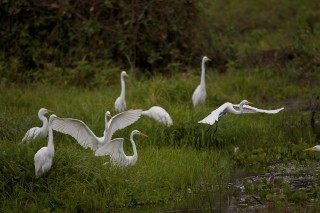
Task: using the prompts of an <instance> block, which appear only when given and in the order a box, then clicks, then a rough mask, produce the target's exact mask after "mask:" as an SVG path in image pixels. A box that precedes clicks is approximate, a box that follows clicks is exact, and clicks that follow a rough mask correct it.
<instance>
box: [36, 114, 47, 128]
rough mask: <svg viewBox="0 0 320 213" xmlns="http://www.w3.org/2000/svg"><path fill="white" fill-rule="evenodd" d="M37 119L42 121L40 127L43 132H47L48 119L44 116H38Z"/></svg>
mask: <svg viewBox="0 0 320 213" xmlns="http://www.w3.org/2000/svg"><path fill="white" fill-rule="evenodd" d="M38 117H39V119H40V120H41V121H42V127H41V129H43V131H48V119H47V118H46V116H44V115H39V116H38Z"/></svg>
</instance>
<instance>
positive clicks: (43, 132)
mask: <svg viewBox="0 0 320 213" xmlns="http://www.w3.org/2000/svg"><path fill="white" fill-rule="evenodd" d="M49 112H51V113H52V112H53V111H52V110H48V109H46V108H41V109H40V110H39V111H38V118H39V119H40V120H41V121H42V127H32V128H31V129H29V130H28V131H27V132H26V134H25V135H24V137H23V138H22V142H30V141H31V140H34V139H37V138H45V137H47V135H48V119H47V117H46V116H45V114H47V113H49Z"/></svg>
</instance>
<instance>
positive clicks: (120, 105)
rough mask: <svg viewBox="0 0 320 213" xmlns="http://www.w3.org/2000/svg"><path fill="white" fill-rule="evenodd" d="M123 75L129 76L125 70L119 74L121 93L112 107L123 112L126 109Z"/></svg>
mask: <svg viewBox="0 0 320 213" xmlns="http://www.w3.org/2000/svg"><path fill="white" fill-rule="evenodd" d="M124 77H129V76H128V75H127V72H126V71H122V72H121V74H120V82H121V93H120V96H119V97H118V98H117V99H116V101H115V102H114V108H115V109H116V111H117V112H123V111H125V110H126V109H127V104H126V83H125V81H124Z"/></svg>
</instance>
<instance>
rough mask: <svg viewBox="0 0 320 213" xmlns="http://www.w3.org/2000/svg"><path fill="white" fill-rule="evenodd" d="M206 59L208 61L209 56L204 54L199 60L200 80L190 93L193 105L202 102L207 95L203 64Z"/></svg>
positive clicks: (198, 104)
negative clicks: (200, 60) (191, 93)
mask: <svg viewBox="0 0 320 213" xmlns="http://www.w3.org/2000/svg"><path fill="white" fill-rule="evenodd" d="M207 61H210V58H208V57H207V56H204V57H203V58H202V62H201V81H200V84H199V85H198V87H197V88H196V90H195V91H194V92H193V95H192V103H193V106H194V107H197V106H200V105H201V104H203V103H204V101H205V100H206V97H207V92H206V82H205V74H206V70H205V66H204V65H205V63H206V62H207Z"/></svg>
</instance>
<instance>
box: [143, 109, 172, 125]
mask: <svg viewBox="0 0 320 213" xmlns="http://www.w3.org/2000/svg"><path fill="white" fill-rule="evenodd" d="M142 115H145V116H148V117H150V118H152V119H154V120H156V121H157V122H159V123H162V124H164V125H167V126H171V125H172V124H173V122H172V118H171V117H170V115H169V113H168V112H167V111H166V110H165V109H163V108H162V107H160V106H153V107H151V108H150V109H148V110H145V111H142Z"/></svg>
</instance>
